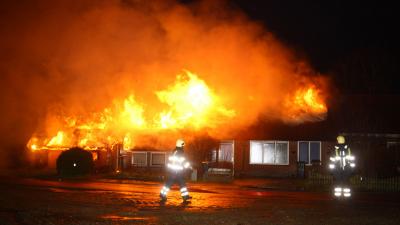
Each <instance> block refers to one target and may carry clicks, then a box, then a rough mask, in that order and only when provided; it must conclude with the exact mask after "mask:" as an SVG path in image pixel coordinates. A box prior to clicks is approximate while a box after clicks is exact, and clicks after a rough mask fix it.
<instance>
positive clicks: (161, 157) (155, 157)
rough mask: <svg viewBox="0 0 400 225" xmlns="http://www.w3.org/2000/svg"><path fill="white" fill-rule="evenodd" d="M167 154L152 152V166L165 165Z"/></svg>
mask: <svg viewBox="0 0 400 225" xmlns="http://www.w3.org/2000/svg"><path fill="white" fill-rule="evenodd" d="M165 160H166V154H165V152H152V153H151V160H150V163H151V164H150V165H151V166H165Z"/></svg>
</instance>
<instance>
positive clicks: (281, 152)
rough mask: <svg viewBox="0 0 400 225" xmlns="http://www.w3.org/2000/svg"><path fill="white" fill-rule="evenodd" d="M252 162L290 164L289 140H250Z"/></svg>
mask: <svg viewBox="0 0 400 225" xmlns="http://www.w3.org/2000/svg"><path fill="white" fill-rule="evenodd" d="M250 164H269V165H289V142H288V141H250Z"/></svg>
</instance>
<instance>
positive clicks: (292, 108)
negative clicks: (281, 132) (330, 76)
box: [285, 85, 328, 123]
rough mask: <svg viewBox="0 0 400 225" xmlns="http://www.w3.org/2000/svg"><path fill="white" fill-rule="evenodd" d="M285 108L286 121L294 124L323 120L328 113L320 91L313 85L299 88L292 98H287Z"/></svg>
mask: <svg viewBox="0 0 400 225" xmlns="http://www.w3.org/2000/svg"><path fill="white" fill-rule="evenodd" d="M285 106H286V111H287V115H288V117H287V119H286V120H287V121H291V122H294V123H300V122H302V121H305V120H309V121H310V120H311V121H312V120H322V119H325V117H326V113H327V111H328V109H327V106H326V104H325V103H324V98H323V96H322V94H321V90H319V89H317V88H316V87H315V86H313V85H312V86H309V87H306V88H300V89H298V90H297V91H296V92H295V94H294V95H293V96H288V97H287V98H286V102H285Z"/></svg>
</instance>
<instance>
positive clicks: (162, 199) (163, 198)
mask: <svg viewBox="0 0 400 225" xmlns="http://www.w3.org/2000/svg"><path fill="white" fill-rule="evenodd" d="M160 201H161V202H166V201H167V196H165V195H163V194H160Z"/></svg>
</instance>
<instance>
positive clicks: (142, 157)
mask: <svg viewBox="0 0 400 225" xmlns="http://www.w3.org/2000/svg"><path fill="white" fill-rule="evenodd" d="M132 165H133V166H137V167H144V166H147V152H132Z"/></svg>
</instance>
